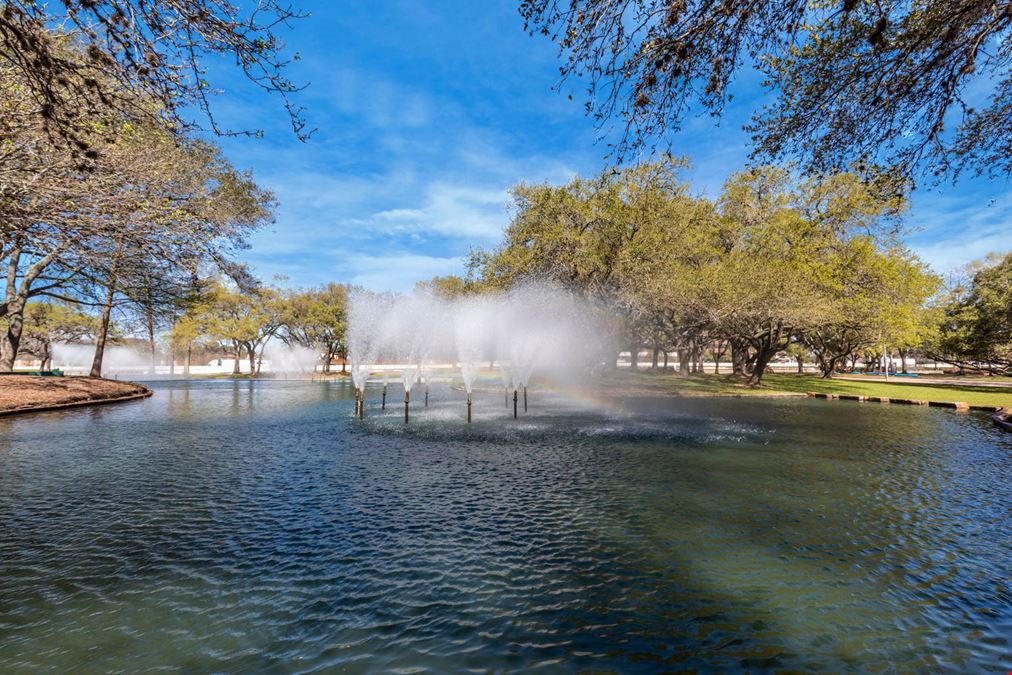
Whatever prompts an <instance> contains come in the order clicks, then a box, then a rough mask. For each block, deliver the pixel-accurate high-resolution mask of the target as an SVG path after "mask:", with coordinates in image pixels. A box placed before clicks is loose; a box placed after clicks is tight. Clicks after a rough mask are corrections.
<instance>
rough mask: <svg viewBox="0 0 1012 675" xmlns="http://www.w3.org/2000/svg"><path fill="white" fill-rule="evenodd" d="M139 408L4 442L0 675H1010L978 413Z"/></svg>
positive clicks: (197, 389) (674, 402)
mask: <svg viewBox="0 0 1012 675" xmlns="http://www.w3.org/2000/svg"><path fill="white" fill-rule="evenodd" d="M151 386H152V388H153V389H154V390H155V396H153V397H152V398H150V399H146V400H143V401H138V402H133V403H127V404H120V405H115V406H105V407H101V406H100V407H93V408H83V409H78V410H75V411H72V412H61V413H44V414H38V415H33V416H25V417H20V418H9V419H5V420H2V421H0V671H2V672H16V671H32V670H40V669H51V670H55V671H68V670H75V671H77V672H89V671H95V672H98V671H117V670H119V671H131V672H137V671H142V670H146V669H156V668H167V669H169V670H177V671H178V670H182V671H188V672H207V671H222V670H228V671H246V672H288V671H300V672H306V671H325V670H330V669H333V670H341V671H347V672H357V671H377V670H379V671H396V672H416V671H422V670H428V671H433V672H448V671H460V670H465V669H474V670H480V671H484V670H497V671H529V670H536V669H540V670H542V671H544V672H571V671H574V670H595V671H619V672H655V671H658V670H677V669H702V670H716V669H742V668H748V669H751V670H756V671H761V670H767V669H768V670H775V669H795V670H826V671H840V670H871V671H881V670H888V669H900V670H924V669H951V670H959V671H990V672H1004V671H1008V670H1010V669H1012V580H1010V579H1012V562H1010V561H1012V434H1004V435H1003V434H1002V432H1000V431H998V430H997V429H995V428H994V427H993V426H992V425H991V424H990V421H989V419H988V417H987V415H985V414H977V413H970V414H960V413H956V412H954V411H951V410H942V409H934V408H931V409H928V408H922V407H915V406H882V405H879V404H869V403H863V404H862V403H856V402H854V403H852V402H826V401H817V400H808V399H773V400H749V399H725V398H705V399H678V398H643V399H631V400H624V401H609V400H607V399H606V398H602V397H597V400H590V399H580V400H578V399H572V398H565V397H562V396H561V395H556V394H550V393H543V392H540V391H538V390H533V389H532V390H531V406H530V412H529V413H528V414H527V415H524V413H523V412H522V410H521V413H520V419H518V420H513V419H512V411H511V410H509V411H508V410H507V409H506V408H505V406H504V401H503V393H502V391H501V390H499V391H498V392H497V391H495V390H489V391H477V392H476V393H475V395H474V400H475V408H474V415H475V423H474V424H472V425H470V426H468V425H467V424H466V423H465V422H464V415H465V408H464V403H463V394H462V393H461V392H459V391H456V390H453V389H450V388H449V387H447V386H445V385H441V386H435V387H434V388H433V390H432V395H431V403H430V406H429V407H428V408H425V407H423V405H422V404H421V394H420V392H418V391H414V392H412V394H413V399H414V400H413V402H412V419H411V423H410V424H408V425H405V424H404V423H403V407H402V404H400V403H398V402H397V400H398V399H399V398H400V396H401V390H400V388H399V387H395V386H393V385H391V387H390V390H391V396H390V405H389V406H388V409H387V410H386V412H385V413H383V414H381V413H380V411H379V409H378V408H379V400H378V398H379V394H378V389H374V388H370V390H369V392H368V394H367V397H368V401H367V403H368V406H369V408H368V411H367V417H366V419H364V420H356V419H353V418H352V409H353V390H352V388H351V387H350V386H349V384H347V383H343V382H329V383H326V382H312V383H311V382H297V381H291V382H284V381H258V382H245V381H239V382H232V381H200V382H198V381H194V382H165V383H153V384H152V385H151Z"/></svg>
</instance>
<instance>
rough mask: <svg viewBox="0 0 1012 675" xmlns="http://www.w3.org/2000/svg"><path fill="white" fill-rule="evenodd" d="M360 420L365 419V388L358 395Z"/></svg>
mask: <svg viewBox="0 0 1012 675" xmlns="http://www.w3.org/2000/svg"><path fill="white" fill-rule="evenodd" d="M358 418H359V419H360V420H361V419H365V387H362V388H361V389H359V395H358Z"/></svg>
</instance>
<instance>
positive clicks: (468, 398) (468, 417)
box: [467, 392, 471, 424]
mask: <svg viewBox="0 0 1012 675" xmlns="http://www.w3.org/2000/svg"><path fill="white" fill-rule="evenodd" d="M467 423H468V424H470V423H471V392H467Z"/></svg>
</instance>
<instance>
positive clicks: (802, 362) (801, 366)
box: [797, 354, 805, 375]
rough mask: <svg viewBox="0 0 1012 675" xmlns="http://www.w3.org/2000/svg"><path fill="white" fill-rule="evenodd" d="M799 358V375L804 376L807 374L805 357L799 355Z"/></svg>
mask: <svg viewBox="0 0 1012 675" xmlns="http://www.w3.org/2000/svg"><path fill="white" fill-rule="evenodd" d="M797 357H798V375H802V374H804V372H805V357H803V356H802V355H801V354H798V355H797Z"/></svg>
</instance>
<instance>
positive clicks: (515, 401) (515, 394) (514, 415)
mask: <svg viewBox="0 0 1012 675" xmlns="http://www.w3.org/2000/svg"><path fill="white" fill-rule="evenodd" d="M516 418H517V390H516V389H514V390H513V419H516Z"/></svg>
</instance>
